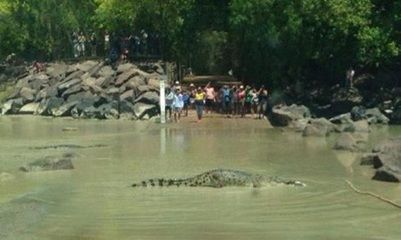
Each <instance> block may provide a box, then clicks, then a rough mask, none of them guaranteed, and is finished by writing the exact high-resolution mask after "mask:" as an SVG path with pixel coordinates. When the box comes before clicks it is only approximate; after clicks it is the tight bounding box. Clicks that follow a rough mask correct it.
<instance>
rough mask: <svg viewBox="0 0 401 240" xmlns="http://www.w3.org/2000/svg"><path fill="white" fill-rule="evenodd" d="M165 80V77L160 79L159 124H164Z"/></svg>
mask: <svg viewBox="0 0 401 240" xmlns="http://www.w3.org/2000/svg"><path fill="white" fill-rule="evenodd" d="M166 80H167V76H165V75H164V76H161V78H160V104H159V105H160V123H166V94H165V89H166Z"/></svg>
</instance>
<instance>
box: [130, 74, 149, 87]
mask: <svg viewBox="0 0 401 240" xmlns="http://www.w3.org/2000/svg"><path fill="white" fill-rule="evenodd" d="M144 85H146V82H145V78H144V77H143V76H135V77H133V78H130V79H129V80H128V81H127V83H126V84H125V87H126V88H127V89H137V88H138V87H139V86H144Z"/></svg>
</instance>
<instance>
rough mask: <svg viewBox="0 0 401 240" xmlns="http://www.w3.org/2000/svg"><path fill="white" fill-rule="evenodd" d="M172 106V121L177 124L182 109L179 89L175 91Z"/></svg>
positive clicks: (182, 104)
mask: <svg viewBox="0 0 401 240" xmlns="http://www.w3.org/2000/svg"><path fill="white" fill-rule="evenodd" d="M173 106H174V121H175V122H179V121H180V119H181V112H182V108H183V107H184V99H183V95H182V92H181V89H179V88H178V89H177V90H176V93H175V94H174V101H173Z"/></svg>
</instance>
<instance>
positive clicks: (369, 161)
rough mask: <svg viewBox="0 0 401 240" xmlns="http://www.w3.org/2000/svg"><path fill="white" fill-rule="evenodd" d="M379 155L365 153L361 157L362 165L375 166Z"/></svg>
mask: <svg viewBox="0 0 401 240" xmlns="http://www.w3.org/2000/svg"><path fill="white" fill-rule="evenodd" d="M378 160H379V159H378V156H377V154H375V153H366V154H363V155H362V157H361V165H365V166H373V164H375V162H376V164H377V161H378Z"/></svg>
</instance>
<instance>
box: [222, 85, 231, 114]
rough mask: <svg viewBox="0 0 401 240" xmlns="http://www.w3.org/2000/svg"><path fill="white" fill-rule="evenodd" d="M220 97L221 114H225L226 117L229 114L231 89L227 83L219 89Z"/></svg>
mask: <svg viewBox="0 0 401 240" xmlns="http://www.w3.org/2000/svg"><path fill="white" fill-rule="evenodd" d="M221 98H222V99H221V102H222V104H223V114H226V115H227V117H228V116H229V114H230V105H231V91H230V89H229V88H228V86H227V85H224V86H223V87H222V89H221Z"/></svg>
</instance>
